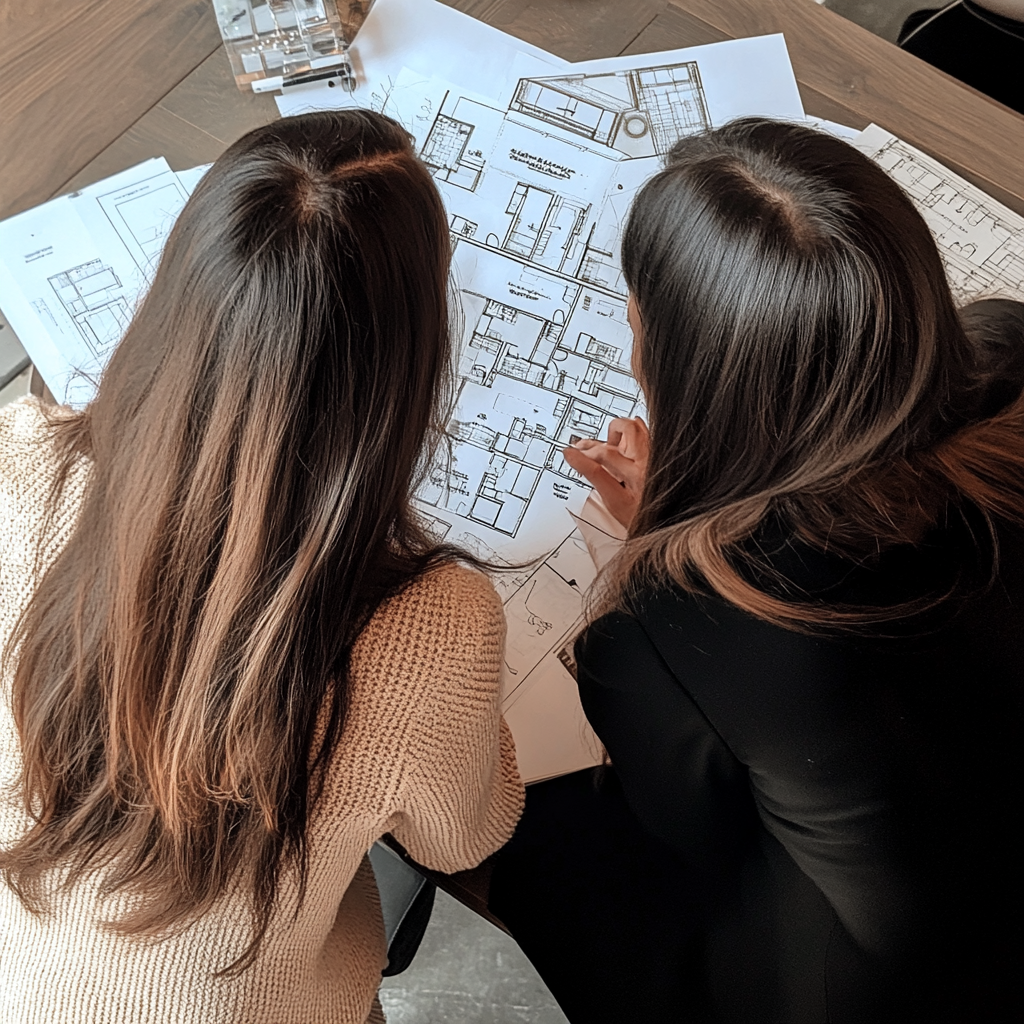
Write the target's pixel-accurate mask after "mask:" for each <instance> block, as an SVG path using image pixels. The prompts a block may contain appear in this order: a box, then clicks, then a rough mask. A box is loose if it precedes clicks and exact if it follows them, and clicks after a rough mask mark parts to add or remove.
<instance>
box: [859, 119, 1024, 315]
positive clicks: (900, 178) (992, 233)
mask: <svg viewBox="0 0 1024 1024" xmlns="http://www.w3.org/2000/svg"><path fill="white" fill-rule="evenodd" d="M853 144H854V145H855V146H856V147H857V148H858V149H859V150H861V152H863V153H866V154H867V155H868V156H870V157H871V158H872V159H873V160H875V161H876V162H877V163H879V164H880V165H881V166H882V167H884V168H885V170H886V171H888V173H889V174H890V175H891V176H892V177H893V178H894V179H895V180H896V181H897V182H899V184H900V185H902V186H903V188H904V190H905V191H906V192H907V193H908V194H909V195H910V198H911V199H912V200H913V201H914V204H915V205H916V206H917V208H918V209H919V210H920V211H921V214H922V216H923V217H924V219H925V221H926V222H927V223H928V226H929V227H930V228H931V229H932V233H933V234H934V235H935V241H936V242H937V243H938V246H939V252H940V253H941V254H942V259H943V261H944V262H945V264H946V273H947V275H948V276H949V283H950V286H951V287H952V289H953V295H954V297H955V298H956V301H957V304H958V305H963V304H965V303H967V302H970V301H971V300H973V299H983V298H1004V299H1017V300H1018V301H1024V217H1021V216H1019V215H1018V214H1016V213H1014V212H1013V211H1012V210H1008V209H1007V208H1006V207H1005V206H1003V205H1002V204H1001V203H997V202H996V201H995V200H994V199H993V198H992V197H991V196H989V195H986V194H985V193H984V192H982V191H981V189H979V188H977V187H976V186H975V185H972V184H971V183H970V182H969V181H965V180H964V179H963V178H961V177H960V176H959V175H957V174H954V173H953V172H952V171H951V170H949V169H948V168H946V167H943V165H942V164H940V163H939V162H938V161H937V160H933V159H932V158H931V157H930V156H928V155H926V154H925V153H922V152H921V151H920V150H919V149H915V148H914V147H913V146H911V145H910V144H909V143H907V142H904V141H903V140H902V139H898V138H897V137H896V136H895V135H892V134H891V133H890V132H887V131H885V129H883V128H879V127H878V126H877V125H874V124H873V125H869V126H868V127H867V128H865V129H864V131H863V132H862V133H861V134H860V136H859V137H858V138H857V139H856V140H854V143H853Z"/></svg>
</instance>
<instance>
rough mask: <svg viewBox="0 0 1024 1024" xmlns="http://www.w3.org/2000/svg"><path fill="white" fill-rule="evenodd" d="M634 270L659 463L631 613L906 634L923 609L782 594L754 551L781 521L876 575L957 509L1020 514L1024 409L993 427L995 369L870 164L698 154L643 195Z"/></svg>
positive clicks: (629, 235)
mask: <svg viewBox="0 0 1024 1024" xmlns="http://www.w3.org/2000/svg"><path fill="white" fill-rule="evenodd" d="M622 263H623V269H624V272H625V276H626V279H627V281H628V283H629V286H630V289H631V290H632V292H633V294H634V296H635V298H636V301H637V306H638V308H639V311H640V316H641V319H642V323H643V337H642V340H641V343H640V351H639V371H640V376H641V378H642V380H643V382H644V386H645V391H646V395H647V400H648V403H649V412H650V425H651V456H650V463H649V469H648V476H647V480H646V486H645V489H644V492H643V495H642V498H641V502H640V507H639V510H638V513H637V516H636V519H635V520H634V523H633V526H632V534H631V536H632V540H631V541H630V543H629V545H627V548H626V551H625V553H624V556H623V557H622V558H621V559H620V560H619V561H618V563H617V566H616V568H615V570H613V572H612V574H611V580H610V582H611V586H610V588H609V590H608V593H609V594H611V595H613V599H614V595H615V594H616V593H618V594H621V593H622V591H623V588H624V587H629V586H637V585H641V584H642V583H643V582H644V581H647V582H650V581H652V580H659V579H660V580H664V579H670V580H673V581H675V582H676V583H677V584H680V585H682V586H684V587H686V588H688V589H697V588H706V587H710V588H711V590H712V591H714V592H717V593H718V594H719V595H721V596H723V597H725V598H726V599H727V600H729V601H731V602H732V603H734V604H736V605H739V606H740V607H741V608H744V609H746V610H747V611H749V612H751V613H752V614H755V615H758V616H760V617H762V618H765V619H768V620H770V621H773V622H776V623H778V624H781V625H786V626H789V627H791V628H796V629H802V628H807V627H809V626H811V625H813V624H825V623H828V624H833V625H842V624H844V623H846V624H855V623H858V622H865V621H867V620H870V619H872V618H886V617H891V616H893V615H897V614H901V613H905V612H906V611H907V610H908V609H906V608H903V609H876V610H869V609H857V608H852V609H851V608H842V607H838V606H836V605H834V604H828V603H821V604H816V603H814V602H808V601H800V600H794V601H788V600H783V599H781V598H777V597H774V596H771V595H770V594H769V593H767V592H766V591H765V589H764V588H762V587H760V586H758V585H755V584H754V583H753V582H752V580H753V579H757V578H770V576H771V568H770V566H768V565H767V564H765V563H763V562H761V563H759V562H758V559H757V557H756V556H752V555H751V554H750V549H751V546H750V545H747V546H746V547H742V545H743V542H744V541H746V540H747V539H748V538H751V537H752V536H753V535H754V534H755V533H756V531H757V530H758V529H759V528H760V527H761V526H762V524H764V523H765V522H766V521H767V520H768V519H769V517H777V518H779V519H781V520H782V521H783V522H784V523H785V524H787V527H788V529H789V530H790V531H791V532H792V534H793V535H796V536H799V537H802V538H803V539H804V540H807V541H810V542H811V543H813V544H815V545H817V546H818V547H820V548H829V549H831V550H834V551H837V552H838V553H840V554H845V555H849V556H850V557H854V558H863V557H866V556H869V555H870V554H871V553H873V552H877V551H879V550H882V549H885V548H887V547H890V546H892V545H896V544H901V543H916V542H918V541H919V540H920V539H921V538H922V536H923V535H924V533H925V532H926V530H927V529H928V528H930V527H931V526H932V525H934V524H935V523H936V522H937V521H938V519H939V518H940V517H941V516H942V514H943V511H944V509H946V507H947V506H948V505H949V504H950V503H953V504H954V505H955V504H956V503H957V502H963V501H969V502H972V503H974V504H975V505H977V506H978V507H979V508H980V509H981V510H982V512H983V513H985V514H987V515H995V516H1011V517H1020V516H1021V514H1022V512H1024V444H1022V441H1024V405H1022V404H1021V403H1020V402H1017V403H1016V404H1015V405H1012V406H1011V407H1010V408H1009V409H1007V410H1006V411H1005V412H1003V413H1002V414H1000V415H997V416H995V417H987V418H984V419H981V420H978V418H977V416H976V415H975V413H976V411H977V410H976V409H975V406H976V404H977V395H978V392H979V385H980V384H982V383H984V381H981V380H980V378H983V377H984V376H985V374H986V373H987V372H988V368H987V367H986V365H984V362H985V361H984V360H983V359H980V358H979V356H978V353H977V351H976V350H975V347H974V346H973V345H972V343H971V342H970V341H969V339H968V337H967V335H966V333H965V330H964V325H963V323H962V322H961V318H960V316H959V314H958V312H957V309H956V308H955V305H954V302H953V298H952V296H951V294H950V289H949V285H948V283H947V280H946V276H945V272H944V269H943V266H942V262H941V260H940V258H939V254H938V251H937V248H936V246H935V243H934V240H933V239H932V236H931V233H930V232H929V229H928V227H927V225H926V224H925V222H924V221H923V220H922V218H921V216H920V215H919V214H918V213H917V211H916V210H915V208H914V206H913V204H912V203H911V202H910V200H909V199H908V198H907V196H906V195H905V194H904V193H903V192H902V190H901V189H900V188H899V187H898V186H897V185H896V184H895V183H894V182H893V181H892V180H891V179H890V178H889V177H888V176H887V175H886V174H885V173H884V172H883V171H882V170H881V169H880V168H879V167H878V166H876V165H875V164H874V163H873V162H872V161H871V160H869V159H868V158H867V157H865V156H863V155H862V154H861V153H859V152H858V151H857V150H856V149H854V148H853V147H852V146H849V145H847V144H846V143H844V142H841V141H840V140H838V139H835V138H832V137H830V136H827V135H824V134H822V133H819V132H816V131H813V130H811V129H809V128H805V127H803V126H798V125H792V124H783V123H778V122H772V121H768V120H764V119H745V120H742V121H737V122H733V123H731V124H729V125H727V126H725V127H724V128H721V129H718V130H716V131H713V132H710V133H707V134H703V135H698V136H694V137H691V138H687V139H684V140H683V141H681V142H680V143H678V144H677V145H676V147H675V148H674V149H673V150H672V152H671V154H670V156H669V159H668V161H667V165H666V167H665V169H664V170H663V171H661V172H660V173H659V174H657V175H656V176H655V177H654V178H653V179H652V180H651V181H650V182H648V183H647V184H646V185H645V186H644V188H643V189H642V190H641V192H640V193H639V195H638V197H637V199H636V202H635V204H634V206H633V209H632V212H631V214H630V218H629V222H628V225H627V228H626V232H625V236H624V241H623V247H622ZM753 547H754V548H756V545H753ZM741 570H742V571H741Z"/></svg>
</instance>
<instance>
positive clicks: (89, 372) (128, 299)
mask: <svg viewBox="0 0 1024 1024" xmlns="http://www.w3.org/2000/svg"><path fill="white" fill-rule="evenodd" d="M204 170H205V168H196V169H194V170H193V171H187V172H182V173H181V174H176V173H175V172H173V171H172V170H171V169H170V168H169V167H168V166H167V164H166V162H165V161H164V160H162V159H154V160H147V161H146V162H145V163H142V164H139V165H138V166H137V167H133V168H130V169H129V170H127V171H122V172H121V173H120V174H116V175H114V176H113V177H112V178H107V179H105V180H104V181H101V182H98V183H97V184H95V185H91V186H89V187H88V188H86V189H83V190H82V191H80V192H76V193H74V194H72V195H69V196H61V197H60V198H59V199H55V200H53V201H51V202H49V203H45V204H44V205H42V206H38V207H36V208H35V209H32V210H27V211H26V212H25V213H22V214H18V215H17V216H15V217H12V218H10V219H9V220H6V221H4V222H3V223H0V254H2V255H0V305H2V306H3V310H4V313H5V314H6V316H7V317H8V319H9V320H10V322H11V325H12V326H13V328H14V330H15V332H16V333H17V335H18V337H19V339H20V341H21V343H22V345H24V347H25V351H26V352H27V353H28V354H29V356H31V358H32V361H33V363H35V365H36V367H37V368H38V369H39V372H40V373H41V374H42V376H43V379H44V380H45V381H46V383H47V385H48V386H49V388H50V390H51V391H52V392H53V394H54V396H55V397H56V398H57V399H58V400H59V401H62V402H70V403H72V404H84V403H85V402H87V401H88V400H89V399H90V398H91V397H92V394H93V391H94V390H95V384H96V380H97V379H98V377H99V374H100V372H101V370H102V369H103V366H104V365H105V364H106V361H107V359H108V358H109V356H110V353H111V352H112V350H113V348H114V346H115V345H116V344H117V342H118V341H120V339H121V337H122V336H123V334H124V332H125V329H126V328H127V326H128V324H129V322H130V321H131V318H132V315H133V313H134V311H135V307H136V305H137V303H138V301H139V298H140V296H141V295H142V294H143V293H144V291H145V289H146V287H147V285H148V282H149V280H150V278H151V276H152V274H153V272H154V270H155V268H156V264H157V261H158V259H159V257H160V253H161V251H162V249H163V245H164V242H165V240H166V238H167V234H168V232H169V231H170V229H171V226H172V225H173V224H174V221H175V219H176V218H177V216H178V214H179V212H180V211H181V208H182V207H183V206H184V205H185V201H186V200H187V199H188V196H189V194H190V192H191V190H192V188H193V187H194V186H195V183H196V182H197V181H198V180H199V177H200V176H201V175H202V173H203V171H204Z"/></svg>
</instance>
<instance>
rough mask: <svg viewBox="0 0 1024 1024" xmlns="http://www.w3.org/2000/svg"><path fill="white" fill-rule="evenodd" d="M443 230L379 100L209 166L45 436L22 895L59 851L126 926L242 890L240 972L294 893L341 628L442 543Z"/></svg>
mask: <svg viewBox="0 0 1024 1024" xmlns="http://www.w3.org/2000/svg"><path fill="white" fill-rule="evenodd" d="M449 245H450V243H449V236H448V231H447V221H446V216H445V213H444V209H443V206H442V204H441V200H440V198H439V196H438V193H437V191H436V189H435V187H434V185H433V182H432V180H431V178H430V176H429V174H428V172H427V171H426V169H425V168H424V167H423V165H422V164H421V163H420V162H419V161H418V160H417V159H416V157H415V156H414V154H413V152H412V149H411V146H410V139H409V137H408V136H407V134H406V133H405V132H404V131H403V130H402V129H401V128H400V127H399V126H398V125H397V124H395V123H394V122H393V121H391V120H389V119H388V118H385V117H382V116H380V115H376V114H372V113H369V112H365V111H347V112H332V113H318V114H310V115H307V116H303V117H297V118H289V119H285V120H282V121H278V122H276V123H274V124H272V125H268V126H266V127H264V128H260V129H257V130H256V131H253V132H251V133H249V134H248V135H246V136H245V137H243V138H242V139H240V140H239V141H238V142H236V143H235V144H234V145H233V146H231V147H230V149H228V150H227V152H226V153H225V154H224V155H223V156H222V157H221V158H220V159H219V160H218V161H217V162H216V164H214V166H213V167H212V168H211V169H210V171H209V172H208V173H207V175H206V176H205V177H204V178H203V179H202V181H201V182H200V184H199V186H198V188H197V189H196V191H195V193H194V195H193V196H192V197H191V199H190V200H189V202H188V204H187V205H186V207H185V209H184V210H183V212H182V214H181V216H180V218H179V219H178V221H177V223H176V225H175V227H174V229H173V231H172V233H171V235H170V238H169V239H168V242H167V246H166V249H165V250H164V253H163V257H162V259H161V262H160V265H159V268H158V270H157V273H156V275H155V279H154V281H153V285H152V287H151V289H150V291H149V293H148V295H147V296H146V297H145V300H144V301H143V302H142V304H141V306H140V308H139V310H138V312H137V314H136V316H135V317H134V319H133V321H132V323H131V325H130V327H129V328H128V331H127V333H126V335H125V337H124V339H123V341H122V342H121V344H120V345H119V347H118V348H117V350H116V351H115V353H114V355H113V357H112V359H111V361H110V364H109V366H108V367H107V370H106V372H105V373H104V375H103V378H102V380H101V381H100V384H99V390H98V393H97V395H96V398H95V400H94V401H93V402H92V403H91V404H90V405H89V406H88V408H87V409H86V410H85V411H84V412H83V413H81V414H80V415H77V416H73V417H71V418H70V419H67V418H63V419H61V420H60V421H59V422H57V423H56V424H55V426H54V430H55V433H56V439H57V442H58V446H59V450H60V452H61V453H62V471H61V473H60V474H59V475H58V484H57V487H56V491H57V492H59V490H60V482H61V481H62V480H63V479H65V478H66V477H67V475H68V473H69V472H70V471H71V467H72V466H74V465H75V464H76V463H77V462H78V460H80V459H83V458H84V459H87V460H88V462H89V463H90V464H91V472H90V477H89V483H88V486H87V492H86V496H85V499H84V502H83V504H82V507H81V513H80V516H79V518H78V521H77V525H76V527H75V529H74V532H73V534H72V536H71V538H70V541H69V542H68V543H67V546H66V547H65V548H64V549H63V550H62V551H61V552H60V554H59V556H58V557H57V558H56V560H55V561H54V562H53V564H52V565H51V566H50V567H49V569H48V570H47V571H46V572H45V575H44V576H43V578H42V580H41V582H40V584H39V587H38V589H37V590H36V592H35V594H34V596H33V598H32V600H31V603H30V605H29V606H28V609H27V611H26V613H25V614H24V616H23V618H22V620H21V622H20V625H19V628H18V630H17V633H16V635H15V636H14V638H13V640H12V643H11V645H10V647H9V648H8V653H9V654H10V653H12V652H14V651H15V648H16V649H17V651H16V653H17V663H16V668H15V672H14V677H13V708H14V715H15V719H16V722H17V728H18V731H19V735H20V738H21V747H22V751H23V755H24V772H23V777H22V791H23V796H24V803H25V807H26V809H27V810H28V812H29V814H30V815H31V817H32V819H33V821H34V824H33V825H32V827H31V828H30V830H29V831H28V832H27V833H26V834H25V835H24V836H23V837H22V838H21V839H20V840H19V841H18V842H16V843H15V844H14V846H13V847H11V848H10V849H8V850H6V851H5V852H3V853H2V854H0V869H2V871H3V874H4V877H5V878H6V881H7V883H8V884H9V885H10V886H11V887H12V888H13V889H14V890H15V892H17V893H18V894H19V896H20V897H21V898H22V900H23V901H24V902H25V903H26V905H28V906H29V907H30V908H31V909H33V910H37V911H38V910H41V909H45V899H44V898H43V896H44V887H43V879H44V875H46V873H47V872H49V871H51V869H53V868H55V867H57V866H60V867H62V868H64V869H66V875H64V876H63V877H65V878H66V880H67V883H68V884H70V883H71V882H74V881H75V880H76V879H79V878H81V877H82V876H83V875H84V874H85V873H86V872H91V871H93V870H94V869H99V868H102V869H103V888H104V891H106V892H117V891H124V892H129V893H131V894H133V895H135V896H138V897H140V898H139V899H134V900H133V901H132V906H133V908H134V909H132V910H131V912H130V913H128V914H126V915H125V916H124V917H123V918H121V919H119V920H117V921H115V922H111V926H112V927H115V928H117V929H120V930H122V931H124V932H129V933H145V934H160V933H165V932H168V931H169V930H170V931H173V930H175V929H176V928H180V927H183V926H185V925H187V924H188V923H189V922H191V921H193V920H194V919H196V918H197V917H199V916H201V915H202V914H203V913H204V912H205V911H206V910H208V909H209V908H210V907H211V905H212V904H213V903H214V902H215V901H216V900H217V899H218V897H219V896H221V894H223V893H224V892H225V889H226V888H227V887H228V885H229V884H231V885H232V886H235V885H241V887H242V889H243V891H245V890H247V891H248V892H249V894H250V896H251V901H252V912H253V921H254V930H253V938H252V943H251V945H250V946H249V947H248V949H247V950H246V951H245V953H244V954H243V955H242V957H241V958H240V959H239V960H238V961H237V962H236V964H235V965H234V967H233V969H236V970H237V969H242V968H244V967H245V966H246V965H247V964H248V963H251V961H252V958H253V957H254V955H255V953H256V951H257V949H258V947H259V944H260V942H261V940H262V937H263V935H264V933H265V931H266V929H267V926H268V922H269V920H270V916H271V913H272V908H273V906H274V902H275V895H276V893H277V892H278V889H279V883H280V880H281V877H282V872H284V871H285V870H286V869H294V870H295V871H296V872H297V876H298V881H299V892H300V897H301V892H302V885H303V882H304V879H305V873H306V846H305V835H306V825H307V821H308V820H309V817H310V815H311V813H312V812H313V809H314V808H315V806H316V803H317V798H318V794H319V792H320V790H321V783H322V779H323V772H324V768H325V766H326V765H327V763H328V760H329V759H330V756H331V753H332V750H333V749H334V747H335V745H336V744H337V742H338V739H339V736H340V733H341V730H342V726H343V723H344V718H345V697H346V673H347V666H348V661H349V655H350V652H351V649H352V645H353V643H354V641H355V639H356V637H357V635H358V634H359V632H360V629H361V628H362V626H363V625H364V624H365V622H366V621H367V618H368V617H369V616H370V615H371V614H372V612H373V611H374V609H375V608H377V607H378V605H379V604H380V603H381V601H382V600H383V599H384V598H385V597H387V596H388V595H390V594H393V593H395V592H397V591H398V590H399V589H400V588H401V587H402V586H404V585H405V584H407V583H408V582H409V581H411V580H412V579H413V578H415V577H416V576H418V575H419V574H421V573H423V572H424V571H425V570H427V569H428V567H430V566H432V565H433V564H435V563H437V562H438V561H439V560H442V559H444V558H447V557H452V556H453V551H452V550H450V549H442V548H439V547H438V546H437V545H436V544H435V543H433V542H432V541H431V539H430V538H429V537H428V536H427V535H426V534H425V533H424V531H423V529H422V527H421V525H420V522H419V520H418V519H417V517H416V516H415V514H414V512H413V511H412V509H411V507H410V494H411V492H412V489H413V488H414V486H415V484H416V480H417V479H418V474H419V473H420V472H421V470H422V467H423V459H424V454H423V453H424V441H425V439H428V437H429V436H432V430H433V428H434V425H435V424H437V423H439V422H443V416H444V415H445V414H446V412H447V402H448V398H449V396H450V390H451V388H450V383H451V382H450V372H451V352H450V338H449V313H448V308H447V281H448V265H449V259H450V248H449ZM426 447H427V448H428V449H429V447H430V446H429V444H428V445H427V446H426ZM58 497H59V493H55V495H54V501H56V500H57V499H58Z"/></svg>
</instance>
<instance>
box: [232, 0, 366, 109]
mask: <svg viewBox="0 0 1024 1024" xmlns="http://www.w3.org/2000/svg"><path fill="white" fill-rule="evenodd" d="M339 7H341V8H342V10H339ZM369 7H370V0H213V9H214V12H215V13H216V15H217V24H218V25H219V26H220V34H221V36H222V37H223V39H224V48H225V49H226V50H227V52H228V60H230V62H231V70H232V72H233V73H234V76H235V81H236V82H237V83H238V87H239V88H240V89H244V90H245V91H247V92H248V91H249V89H250V88H251V85H252V83H253V82H254V81H256V80H258V79H261V78H271V77H275V76H278V75H280V76H282V77H284V78H286V79H287V77H288V76H291V75H298V74H302V73H303V72H306V71H315V70H317V69H318V68H323V67H333V66H335V65H337V66H338V67H340V68H342V69H345V70H347V79H346V75H345V70H343V72H342V81H343V82H345V81H346V80H351V65H350V64H349V62H348V46H349V43H350V42H351V41H352V37H353V36H354V35H355V34H356V32H357V31H358V29H359V26H360V25H361V24H362V23H363V19H364V18H365V17H366V13H367V11H368V10H369Z"/></svg>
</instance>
